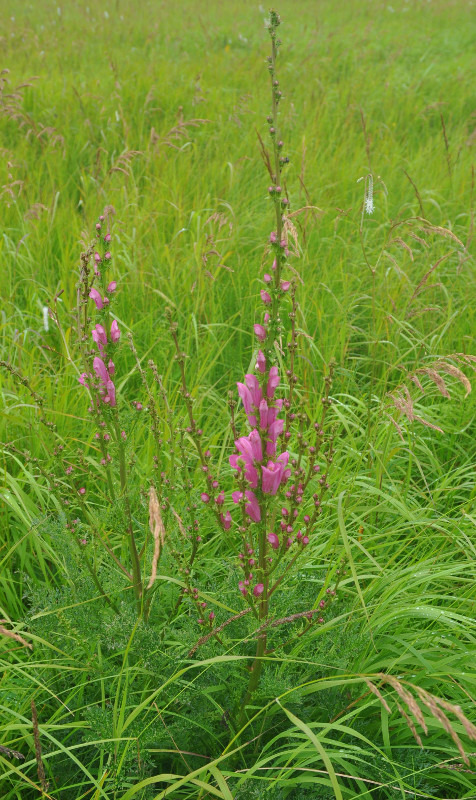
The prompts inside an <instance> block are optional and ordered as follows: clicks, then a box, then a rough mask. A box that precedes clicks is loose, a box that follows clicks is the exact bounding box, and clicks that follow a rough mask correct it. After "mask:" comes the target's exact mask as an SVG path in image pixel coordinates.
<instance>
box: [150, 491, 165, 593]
mask: <svg viewBox="0 0 476 800" xmlns="http://www.w3.org/2000/svg"><path fill="white" fill-rule="evenodd" d="M149 527H150V532H151V533H152V536H153V537H154V555H153V556H152V570H151V575H150V580H149V583H148V584H147V588H148V589H150V588H151V587H152V586H153V585H154V582H155V579H156V577H157V564H158V563H159V558H160V554H161V552H162V548H163V546H164V542H165V527H164V523H163V520H162V514H161V511H160V503H159V498H158V497H157V492H156V491H155V488H154V487H153V486H151V487H150V489H149Z"/></svg>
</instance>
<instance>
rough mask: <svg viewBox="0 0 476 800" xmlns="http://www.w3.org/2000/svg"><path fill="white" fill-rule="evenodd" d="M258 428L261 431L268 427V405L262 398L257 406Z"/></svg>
mask: <svg viewBox="0 0 476 800" xmlns="http://www.w3.org/2000/svg"><path fill="white" fill-rule="evenodd" d="M259 426H260V428H261V430H262V431H265V430H266V429H267V427H268V404H267V402H266V400H265V399H264V398H263V400H262V401H261V403H260V404H259Z"/></svg>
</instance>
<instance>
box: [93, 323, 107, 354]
mask: <svg viewBox="0 0 476 800" xmlns="http://www.w3.org/2000/svg"><path fill="white" fill-rule="evenodd" d="M92 337H93V341H95V342H96V344H97V345H98V347H99V349H100V350H101V348H102V346H103V345H106V344H107V333H106V331H105V330H104V328H103V326H102V325H96V327H95V328H93V331H92Z"/></svg>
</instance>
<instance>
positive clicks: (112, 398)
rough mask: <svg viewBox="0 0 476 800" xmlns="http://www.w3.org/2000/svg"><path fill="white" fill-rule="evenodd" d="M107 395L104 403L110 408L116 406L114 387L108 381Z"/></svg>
mask: <svg viewBox="0 0 476 800" xmlns="http://www.w3.org/2000/svg"><path fill="white" fill-rule="evenodd" d="M106 388H107V395H106V397H105V398H104V402H105V403H109V405H110V406H115V405H116V387H115V386H114V384H113V382H112V381H111V380H109V381H108V382H107V386H106Z"/></svg>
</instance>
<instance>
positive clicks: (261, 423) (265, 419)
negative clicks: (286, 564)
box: [230, 351, 291, 547]
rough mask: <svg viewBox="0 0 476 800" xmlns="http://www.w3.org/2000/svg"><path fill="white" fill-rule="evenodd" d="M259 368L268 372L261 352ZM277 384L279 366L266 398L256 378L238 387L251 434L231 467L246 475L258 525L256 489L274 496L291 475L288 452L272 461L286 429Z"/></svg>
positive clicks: (238, 497) (248, 507) (239, 447)
mask: <svg viewBox="0 0 476 800" xmlns="http://www.w3.org/2000/svg"><path fill="white" fill-rule="evenodd" d="M257 368H258V370H259V371H260V372H261V373H262V374H264V373H265V371H266V359H265V357H264V355H263V353H262V352H261V351H259V352H258V360H257ZM278 384H279V373H278V368H277V367H271V369H270V370H269V373H268V381H267V383H266V394H265V396H264V395H263V389H262V388H261V385H260V382H259V380H258V378H257V377H256V375H251V374H249V375H245V382H244V383H238V384H237V386H238V394H239V395H240V397H241V399H242V401H243V406H244V408H245V412H246V415H247V417H248V422H249V423H250V425H251V426H252V431H251V432H250V433H249V434H248V436H241V437H240V438H239V439H237V440H236V441H235V447H236V449H237V452H236V453H234V454H233V455H232V456H230V465H231V467H232V468H233V469H235V470H236V471H237V473H238V474H243V475H244V477H245V478H246V481H247V483H248V485H249V487H250V489H249V490H248V491H246V492H245V495H246V499H247V500H248V503H247V505H246V507H245V509H246V513H247V514H248V515H249V516H250V517H251V519H253V520H254V521H255V522H259V520H260V519H261V511H260V506H259V502H258V499H257V497H256V495H255V493H254V491H253V490H255V489H261V491H262V492H264V494H271V495H275V494H277V492H278V490H279V487H280V486H281V485H282V484H285V483H286V482H287V480H288V478H289V477H290V475H291V470H290V469H288V467H287V465H288V461H289V453H288V452H284V453H282V454H281V455H280V456H278V458H277V459H276V460H275V461H273V460H270V458H269V457H270V456H275V455H276V444H277V439H278V436H280V435H281V434H282V432H283V428H284V423H283V420H282V419H279V418H278V412H279V411H280V410H281V408H282V405H283V402H282V400H274V393H275V391H276V387H277V386H278ZM232 497H233V501H234V502H235V503H239V502H240V501H241V500H242V499H243V492H241V491H239V492H234V493H233V495H232ZM271 535H274V534H270V536H271ZM276 538H277V537H276ZM270 543H271V540H270ZM274 546H275V545H274V544H272V547H274ZM278 546H279V542H278Z"/></svg>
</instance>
